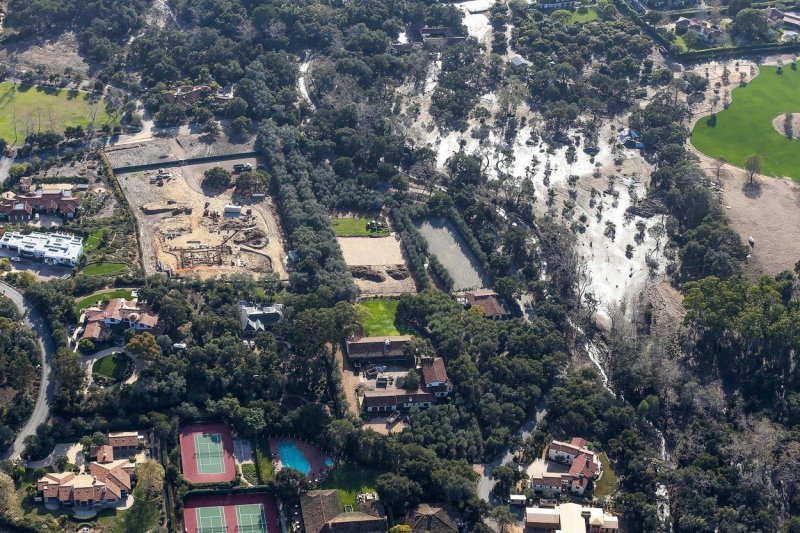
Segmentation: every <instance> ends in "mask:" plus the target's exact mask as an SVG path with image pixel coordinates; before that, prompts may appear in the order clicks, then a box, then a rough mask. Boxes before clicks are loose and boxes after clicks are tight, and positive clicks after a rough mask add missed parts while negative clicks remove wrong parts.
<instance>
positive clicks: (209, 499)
mask: <svg viewBox="0 0 800 533" xmlns="http://www.w3.org/2000/svg"><path fill="white" fill-rule="evenodd" d="M258 503H260V504H262V505H263V506H264V516H265V517H266V522H267V533H280V531H281V528H280V525H279V524H278V506H277V505H275V499H274V498H273V497H272V496H271V495H269V494H267V493H266V492H257V493H249V494H229V495H228V494H220V495H219V496H217V495H207V494H204V495H202V496H189V497H187V498H186V501H185V502H184V506H183V526H184V529H185V531H186V533H200V531H201V530H200V525H199V524H198V523H197V509H201V508H203V507H222V508H223V510H224V513H225V524H227V526H228V527H227V531H228V532H230V533H235V532H237V531H240V529H239V521H238V516H237V514H236V506H237V505H251V504H258Z"/></svg>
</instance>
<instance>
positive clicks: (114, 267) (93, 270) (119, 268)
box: [81, 263, 128, 276]
mask: <svg viewBox="0 0 800 533" xmlns="http://www.w3.org/2000/svg"><path fill="white" fill-rule="evenodd" d="M127 271H128V265H126V264H124V263H92V264H91V265H86V267H85V268H84V269H83V270H81V273H82V274H86V275H87V276H116V275H119V274H124V273H125V272H127Z"/></svg>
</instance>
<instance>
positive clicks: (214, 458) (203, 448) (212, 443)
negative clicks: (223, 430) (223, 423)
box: [194, 433, 225, 474]
mask: <svg viewBox="0 0 800 533" xmlns="http://www.w3.org/2000/svg"><path fill="white" fill-rule="evenodd" d="M194 449H195V459H196V460H197V473H198V474H222V473H223V472H225V462H224V461H223V460H222V435H220V434H219V433H195V435H194Z"/></svg>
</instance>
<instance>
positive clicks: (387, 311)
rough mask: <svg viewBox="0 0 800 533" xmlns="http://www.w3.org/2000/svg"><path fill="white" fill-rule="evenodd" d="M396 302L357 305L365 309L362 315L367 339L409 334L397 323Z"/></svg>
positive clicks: (382, 301) (376, 301)
mask: <svg viewBox="0 0 800 533" xmlns="http://www.w3.org/2000/svg"><path fill="white" fill-rule="evenodd" d="M398 303H399V301H398V300H364V301H363V302H359V305H360V306H361V307H363V308H364V309H366V312H365V313H364V315H365V316H364V317H363V319H364V334H365V335H366V336H367V337H380V336H384V335H403V334H408V333H411V331H409V330H408V328H404V327H403V326H401V325H400V324H398V323H397V304H398Z"/></svg>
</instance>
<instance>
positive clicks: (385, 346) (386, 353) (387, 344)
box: [383, 339, 392, 357]
mask: <svg viewBox="0 0 800 533" xmlns="http://www.w3.org/2000/svg"><path fill="white" fill-rule="evenodd" d="M391 345H392V341H390V340H389V339H386V340H385V341H383V356H384V357H389V347H390V346H391Z"/></svg>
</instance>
